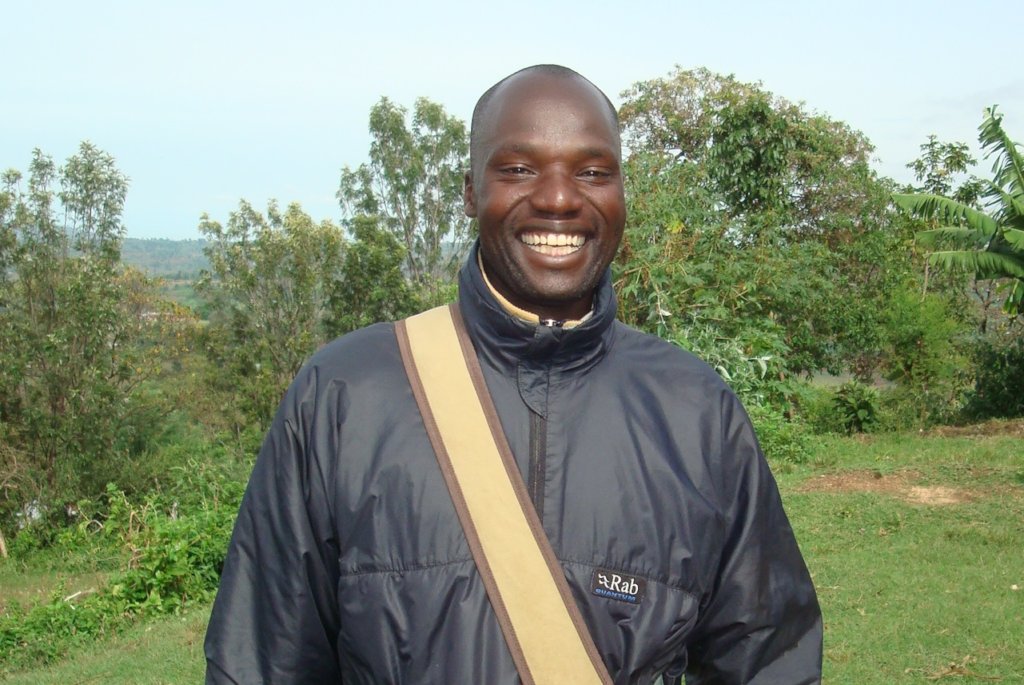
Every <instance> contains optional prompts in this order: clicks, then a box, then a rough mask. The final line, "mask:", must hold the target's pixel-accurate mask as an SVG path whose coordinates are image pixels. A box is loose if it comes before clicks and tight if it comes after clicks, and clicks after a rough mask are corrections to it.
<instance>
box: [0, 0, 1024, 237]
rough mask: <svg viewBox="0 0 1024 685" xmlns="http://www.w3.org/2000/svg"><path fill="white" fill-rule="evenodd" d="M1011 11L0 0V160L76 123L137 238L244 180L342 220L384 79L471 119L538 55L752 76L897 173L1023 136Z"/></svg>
mask: <svg viewBox="0 0 1024 685" xmlns="http://www.w3.org/2000/svg"><path fill="white" fill-rule="evenodd" d="M1022 25H1024V2H1021V1H1020V0H991V1H989V2H985V1H981V2H974V3H966V2H898V1H895V0H890V1H888V2H877V1H875V0H871V1H869V2H862V3H851V2H843V3H834V4H833V3H829V2H826V1H824V0H819V2H803V1H802V2H770V1H767V0H761V1H759V2H747V1H743V2H738V1H737V2H721V3H711V2H689V1H687V2H683V1H680V2H668V1H665V2H643V1H636V2H632V3H627V2H624V1H623V0H617V1H616V2H606V1H605V0H592V1H591V2H564V3H554V2H538V1H535V0H520V1H519V2H516V3H507V4H506V3H503V4H499V3H490V2H477V3H469V2H460V1H455V0H435V1H434V2H417V3H412V2H407V3H404V2H403V3H400V2H387V1H380V0H378V1H377V2H374V1H373V0H369V1H368V0H362V1H361V2H359V3H354V2H348V1H334V2H313V1H302V0H298V1H293V2H289V3H274V2H260V1H258V0H248V1H246V2H238V1H235V0H232V1H230V2H215V1H212V0H204V1H203V2H198V1H193V0H184V1H179V2H175V3H169V2H165V3H157V2H143V1H142V0H132V1H130V2H126V1H122V0H118V1H104V0H96V1H95V2H89V3H85V2H80V1H78V2H71V1H64V2H48V1H46V0H37V1H35V2H17V3H13V2H12V3H7V6H6V7H5V8H4V10H3V12H2V13H0V64H3V68H2V69H3V70H2V74H3V75H2V76H0V168H4V169H6V168H9V167H14V168H18V169H21V170H23V171H24V170H25V169H26V168H27V166H28V163H29V160H30V158H31V153H32V149H33V148H36V147H38V148H41V149H42V150H43V151H44V152H46V153H48V154H50V155H51V156H53V157H54V159H55V160H56V161H58V162H62V161H63V160H65V159H66V158H67V157H68V156H69V155H71V154H73V153H74V152H75V150H76V149H77V147H78V143H79V142H80V141H81V140H85V139H87V140H91V141H92V142H93V143H95V144H96V145H98V146H99V147H100V148H102V149H103V150H105V151H107V152H109V153H110V154H112V155H113V156H114V157H115V158H116V160H117V164H118V167H119V168H120V169H121V170H122V171H123V172H124V173H125V174H127V175H128V176H129V177H130V179H131V188H130V190H129V193H128V201H127V204H126V207H125V216H124V220H125V223H126V225H127V227H128V235H129V236H131V237H137V238H156V237H164V238H198V237H199V233H198V231H197V229H196V226H197V225H198V223H199V217H200V215H201V214H202V213H203V212H208V213H209V214H210V215H211V217H212V218H214V219H217V220H219V221H222V222H223V221H225V220H226V219H227V216H228V213H229V212H230V211H231V210H232V209H234V208H235V207H236V206H237V204H238V201H239V199H240V198H245V199H247V200H249V201H250V202H252V203H253V204H254V205H256V206H257V207H264V206H265V204H266V201H267V200H268V199H269V198H276V199H277V200H278V201H279V202H280V203H281V204H282V205H285V204H287V203H289V202H291V201H298V202H300V203H301V204H302V206H303V208H304V209H305V210H306V211H307V212H309V213H310V214H311V215H313V217H315V218H317V219H324V218H331V219H337V218H338V216H339V213H340V212H339V209H338V206H337V203H336V201H335V199H334V194H335V191H336V190H337V185H338V177H339V171H340V169H341V167H342V166H343V165H346V164H348V165H351V166H355V165H358V164H359V163H361V162H363V161H366V158H367V152H368V148H369V135H368V133H367V130H366V129H367V117H368V114H369V110H370V107H372V106H373V104H374V103H375V102H377V100H379V99H380V97H381V96H383V95H386V96H388V97H389V98H391V99H392V100H394V101H396V102H398V103H400V104H403V105H406V106H409V107H411V106H412V104H413V102H414V100H415V98H416V97H417V96H421V95H422V96H426V97H429V98H430V99H432V100H435V101H437V102H440V103H442V104H443V105H444V106H445V107H446V108H447V109H448V111H449V112H451V113H453V114H455V115H457V116H459V117H461V118H463V119H466V120H468V119H469V115H470V112H471V110H472V107H473V103H474V102H475V100H476V98H477V97H478V96H479V94H480V93H482V92H483V91H484V90H485V89H486V88H487V87H489V86H490V85H491V84H492V83H494V82H495V81H497V80H498V79H500V78H501V77H503V76H505V75H506V74H508V73H510V72H512V71H515V70H516V69H519V68H521V67H524V66H528V65H530V64H537V63H546V62H553V63H559V64H564V65H566V66H569V67H572V68H574V69H576V70H577V71H579V72H581V73H582V74H584V75H585V76H587V77H588V78H590V79H591V80H592V81H593V82H594V83H596V84H597V85H598V86H599V87H601V88H602V89H604V90H605V92H606V93H608V95H609V96H610V97H611V98H612V100H613V101H614V102H615V103H616V104H618V103H620V102H621V98H620V97H619V94H620V93H621V91H623V90H624V89H626V88H627V87H629V86H630V84H632V83H634V82H636V81H642V80H647V79H651V78H655V77H659V76H666V75H668V74H669V72H670V71H672V69H673V67H674V66H675V65H677V64H678V65H680V66H682V67H683V68H686V69H691V68H696V67H701V66H703V67H707V68H708V69H710V70H712V71H715V72H719V73H722V74H730V73H731V74H734V75H735V76H736V77H737V78H739V79H741V80H744V81H762V82H763V84H764V86H765V87H766V88H767V89H768V90H770V91H772V92H773V93H775V94H776V95H780V96H783V97H785V98H787V99H789V100H793V101H802V102H804V103H805V104H806V106H807V107H808V108H809V109H810V110H812V111H814V112H817V113H821V114H827V115H829V116H831V117H832V118H834V119H838V120H841V121H845V122H846V123H848V124H850V125H851V126H852V127H854V128H856V129H859V130H861V131H863V132H864V133H865V134H866V135H867V137H868V138H869V139H870V140H871V141H872V142H873V143H874V144H875V146H876V148H877V150H876V158H877V159H876V168H877V169H878V171H879V172H880V173H882V174H884V175H887V176H890V177H893V178H896V179H897V180H899V181H904V182H905V181H909V180H911V179H910V174H909V172H908V171H907V170H906V169H905V168H904V165H905V164H906V163H907V162H909V161H911V160H913V159H914V158H915V157H917V155H918V148H919V146H920V145H921V143H923V142H924V141H925V139H926V137H927V135H928V134H930V133H935V134H937V135H938V136H939V138H940V139H942V140H945V141H952V140H958V141H965V142H968V143H970V144H971V145H972V147H973V149H975V150H976V149H977V128H978V125H979V124H980V123H981V119H982V110H983V108H984V107H986V106H989V105H992V104H998V105H999V106H1000V110H1001V111H1002V112H1004V113H1005V115H1006V116H1005V119H1004V126H1005V128H1006V129H1007V131H1008V132H1009V133H1010V135H1011V137H1013V138H1014V139H1015V140H1018V141H1024V69H1022V68H1021V65H1022V56H1021V55H1022V49H1021V46H1020V43H1019V41H1018V40H1017V38H1018V36H1017V34H1018V33H1019V28H1020V27H1021V26H1022ZM988 168H989V165H988V164H983V165H982V169H981V171H982V172H984V173H987V171H988Z"/></svg>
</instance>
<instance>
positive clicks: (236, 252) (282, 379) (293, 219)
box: [196, 200, 344, 429]
mask: <svg viewBox="0 0 1024 685" xmlns="http://www.w3.org/2000/svg"><path fill="white" fill-rule="evenodd" d="M199 231H200V233H202V234H203V235H204V236H205V237H206V238H207V240H209V241H210V242H209V244H208V245H207V246H206V247H205V248H204V252H205V253H206V256H207V258H208V259H209V262H210V270H209V271H204V272H203V273H202V275H201V276H200V279H199V281H198V282H197V284H196V288H197V291H198V292H199V293H200V294H201V295H202V296H203V297H204V298H205V299H206V301H207V303H208V306H209V308H210V312H211V314H210V325H209V327H208V329H207V334H206V339H207V352H208V354H209V355H210V357H211V359H212V360H213V361H214V364H215V367H216V368H215V371H214V373H213V374H212V376H213V377H212V379H211V382H212V384H213V386H214V388H216V389H219V390H220V391H222V392H225V393H227V394H229V396H231V397H233V399H234V402H235V404H236V405H237V408H238V410H239V411H240V412H241V415H240V416H239V417H237V418H236V420H235V423H236V428H241V427H242V426H244V425H245V424H246V423H247V422H250V421H255V422H257V424H259V425H261V426H263V428H264V429H265V428H266V424H267V423H269V421H270V419H271V418H272V416H273V412H274V410H275V408H276V407H277V405H278V403H279V402H280V400H281V397H282V396H283V395H284V391H285V389H286V388H287V387H288V384H289V383H290V382H291V379H292V378H293V377H294V376H295V374H296V373H297V372H298V371H299V368H300V367H301V366H302V364H303V362H304V361H305V360H306V359H307V358H308V357H309V355H310V354H312V353H313V352H314V351H315V350H316V349H317V347H319V346H320V345H322V344H323V343H324V342H326V340H327V335H328V334H327V331H326V328H325V323H324V322H325V318H326V317H327V313H328V301H329V299H330V287H331V284H332V283H333V282H334V281H335V280H336V279H337V277H338V274H339V271H340V268H341V264H342V258H343V247H344V238H343V236H342V233H341V229H340V228H339V227H338V226H337V225H336V224H334V223H333V222H331V221H327V220H325V221H321V222H320V223H317V222H316V221H314V220H313V219H312V218H311V217H310V216H309V215H308V214H306V213H305V212H304V211H302V208H301V207H300V206H299V205H298V204H291V205H289V206H288V208H287V209H286V210H285V211H284V212H283V213H282V212H281V211H280V210H279V209H278V207H277V204H276V203H275V202H273V201H271V202H270V203H269V205H268V207H267V212H266V215H265V216H264V215H263V214H261V213H260V212H258V211H257V210H255V209H254V208H253V207H252V205H250V204H249V203H248V202H246V201H245V200H242V201H241V202H240V203H239V207H238V210H237V211H234V212H232V213H231V215H230V217H229V218H228V222H227V224H226V225H221V224H220V223H218V222H217V221H214V220H212V219H210V218H209V216H207V215H205V214H204V215H203V217H202V219H201V221H200V224H199Z"/></svg>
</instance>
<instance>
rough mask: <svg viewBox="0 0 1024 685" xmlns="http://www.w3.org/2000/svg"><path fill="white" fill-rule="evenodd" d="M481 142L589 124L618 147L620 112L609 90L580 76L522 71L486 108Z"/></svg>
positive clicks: (477, 135)
mask: <svg viewBox="0 0 1024 685" xmlns="http://www.w3.org/2000/svg"><path fill="white" fill-rule="evenodd" d="M481 114H482V116H481V117H480V120H479V122H478V127H477V128H478V130H476V131H474V138H475V141H474V142H475V143H478V144H488V143H491V144H493V143H496V142H497V141H496V140H495V138H496V137H497V138H499V139H500V138H502V137H504V136H505V135H507V134H509V133H516V132H518V133H522V132H524V131H530V130H537V127H540V128H543V129H546V130H548V131H552V130H556V129H558V128H560V127H564V129H565V133H567V134H568V133H569V132H571V131H573V130H579V129H580V128H581V127H586V128H587V129H589V131H590V132H591V133H592V134H596V135H597V136H599V137H602V138H605V139H606V140H607V143H608V145H609V146H611V147H613V148H615V149H616V150H618V147H619V129H618V122H617V120H616V118H615V112H614V110H613V109H612V108H611V105H610V104H609V103H608V101H607V99H606V98H605V96H604V94H603V93H601V91H600V90H598V89H597V88H596V87H595V86H594V85H593V84H592V83H590V82H589V81H587V80H586V79H584V78H583V77H582V76H579V75H562V74H548V73H543V72H541V73H530V72H526V73H522V74H516V75H514V76H513V77H511V78H509V79H507V80H506V81H505V82H503V83H502V84H501V85H500V87H499V88H498V89H497V90H496V91H495V92H494V94H493V96H492V97H491V98H490V100H489V102H488V103H487V107H486V109H485V110H484V111H483V112H482V113H481Z"/></svg>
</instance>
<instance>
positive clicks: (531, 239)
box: [519, 232, 587, 257]
mask: <svg viewBox="0 0 1024 685" xmlns="http://www.w3.org/2000/svg"><path fill="white" fill-rule="evenodd" d="M519 240H520V242H522V243H523V244H524V245H526V246H527V247H528V248H530V249H531V250H533V251H534V252H539V253H540V254H542V255H550V256H552V257H564V256H566V255H570V254H572V253H573V252H576V251H577V250H579V249H580V248H581V247H583V244H584V243H585V242H587V238H586V237H585V236H582V235H579V234H573V233H536V232H534V233H524V234H522V235H521V236H519Z"/></svg>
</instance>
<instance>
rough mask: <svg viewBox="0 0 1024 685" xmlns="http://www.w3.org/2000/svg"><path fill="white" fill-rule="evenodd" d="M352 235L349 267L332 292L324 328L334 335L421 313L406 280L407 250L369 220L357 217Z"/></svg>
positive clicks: (346, 267)
mask: <svg viewBox="0 0 1024 685" xmlns="http://www.w3.org/2000/svg"><path fill="white" fill-rule="evenodd" d="M351 231H352V241H351V242H350V243H349V245H348V249H347V250H346V251H345V263H344V264H343V265H342V267H341V273H340V274H339V277H338V279H337V282H336V283H335V284H334V287H333V288H332V290H331V296H330V300H331V302H330V308H329V312H328V315H327V321H326V325H327V329H328V331H329V332H330V334H331V335H332V336H334V335H342V334H343V333H348V332H349V331H354V330H356V329H357V328H362V327H364V326H369V325H370V324H374V323H377V322H379V321H395V320H397V319H402V318H405V317H407V316H410V315H412V314H415V313H416V312H417V311H419V310H420V309H422V308H423V307H422V305H421V303H420V300H419V297H418V296H417V293H416V292H415V291H414V290H413V288H412V287H411V286H410V285H409V283H408V282H407V281H406V280H405V276H403V275H402V263H403V262H404V261H405V250H404V248H403V247H402V245H401V244H400V243H399V242H398V240H397V239H396V238H395V236H394V235H392V234H391V233H390V232H388V231H386V230H383V229H381V228H380V226H379V225H378V224H377V222H376V221H375V220H374V218H373V217H366V216H358V217H355V219H353V221H352V223H351Z"/></svg>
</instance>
